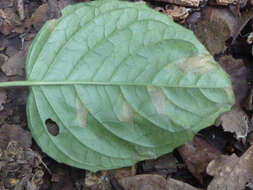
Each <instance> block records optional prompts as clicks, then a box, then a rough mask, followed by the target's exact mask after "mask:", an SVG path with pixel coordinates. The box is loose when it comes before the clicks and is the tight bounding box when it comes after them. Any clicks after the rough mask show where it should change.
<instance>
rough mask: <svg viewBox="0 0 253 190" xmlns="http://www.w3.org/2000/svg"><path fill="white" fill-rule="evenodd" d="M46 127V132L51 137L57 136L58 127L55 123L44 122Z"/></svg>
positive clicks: (50, 121) (50, 120)
mask: <svg viewBox="0 0 253 190" xmlns="http://www.w3.org/2000/svg"><path fill="white" fill-rule="evenodd" d="M46 126H47V130H48V132H49V133H50V134H51V135H53V136H57V135H58V134H59V127H58V125H57V123H55V122H54V121H53V120H52V119H47V120H46Z"/></svg>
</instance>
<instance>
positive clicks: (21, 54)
mask: <svg viewBox="0 0 253 190" xmlns="http://www.w3.org/2000/svg"><path fill="white" fill-rule="evenodd" d="M29 44H30V42H26V44H25V47H24V48H23V49H21V50H20V51H18V52H17V53H16V54H15V55H13V56H11V57H10V58H9V59H8V60H7V61H6V62H5V63H4V64H3V65H2V66H1V70H2V71H3V72H4V73H5V75H6V76H16V75H19V76H24V75H25V71H24V67H25V60H26V53H27V49H28V47H29Z"/></svg>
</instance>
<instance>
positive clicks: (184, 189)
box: [167, 178, 202, 190]
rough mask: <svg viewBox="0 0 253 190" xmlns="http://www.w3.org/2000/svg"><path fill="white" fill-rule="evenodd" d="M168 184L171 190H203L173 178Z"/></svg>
mask: <svg viewBox="0 0 253 190" xmlns="http://www.w3.org/2000/svg"><path fill="white" fill-rule="evenodd" d="M167 183H168V186H169V190H202V189H199V188H195V187H193V186H191V185H189V184H187V183H183V182H181V181H178V180H175V179H172V178H170V179H168V180H167Z"/></svg>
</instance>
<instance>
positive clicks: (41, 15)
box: [31, 3, 50, 31]
mask: <svg viewBox="0 0 253 190" xmlns="http://www.w3.org/2000/svg"><path fill="white" fill-rule="evenodd" d="M48 19H50V15H49V7H48V4H47V3H45V4H42V5H41V6H39V8H37V9H36V11H35V12H34V13H33V14H32V17H31V24H32V25H33V26H34V28H35V29H36V30H37V31H38V30H39V29H40V28H41V27H42V26H43V24H44V23H45V22H46V21H47V20H48Z"/></svg>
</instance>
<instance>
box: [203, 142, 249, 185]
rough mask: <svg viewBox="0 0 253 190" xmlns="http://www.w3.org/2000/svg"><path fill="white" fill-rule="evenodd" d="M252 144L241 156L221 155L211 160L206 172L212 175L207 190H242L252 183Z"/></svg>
mask: <svg viewBox="0 0 253 190" xmlns="http://www.w3.org/2000/svg"><path fill="white" fill-rule="evenodd" d="M252 162H253V146H250V147H249V149H248V150H247V151H246V152H245V153H244V154H243V155H242V156H241V157H237V155H236V154H232V155H231V156H228V155H221V156H220V157H219V158H217V159H215V160H213V161H211V162H210V163H209V164H208V167H207V173H208V174H209V175H211V176H214V178H213V180H212V181H211V183H210V184H209V185H208V188H207V190H230V189H236V190H243V189H245V186H247V185H249V184H252V183H253V166H252Z"/></svg>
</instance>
